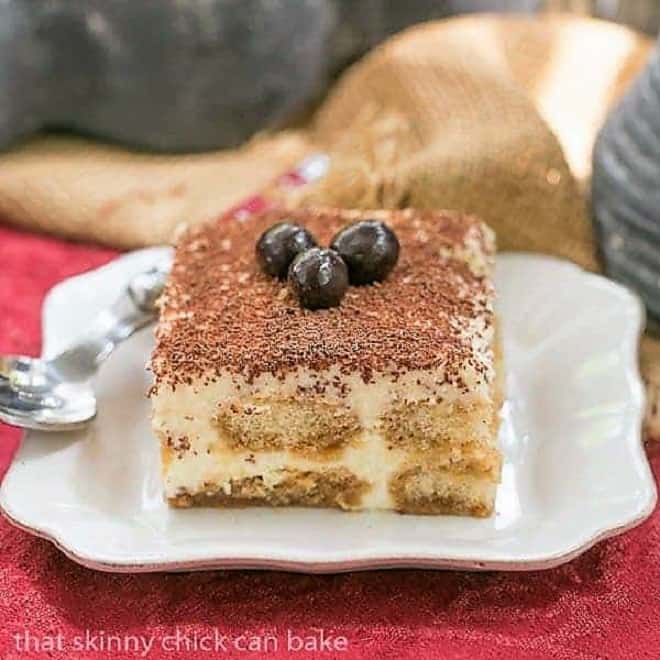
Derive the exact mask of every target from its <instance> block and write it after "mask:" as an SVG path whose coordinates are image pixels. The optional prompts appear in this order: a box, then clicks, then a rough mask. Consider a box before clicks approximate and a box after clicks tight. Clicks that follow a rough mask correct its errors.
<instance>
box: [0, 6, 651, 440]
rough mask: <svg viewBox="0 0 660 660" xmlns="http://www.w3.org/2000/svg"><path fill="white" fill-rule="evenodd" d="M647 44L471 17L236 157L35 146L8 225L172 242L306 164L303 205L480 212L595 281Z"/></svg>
mask: <svg viewBox="0 0 660 660" xmlns="http://www.w3.org/2000/svg"><path fill="white" fill-rule="evenodd" d="M650 48H651V43H650V41H649V40H648V39H646V38H643V37H641V36H639V35H637V34H636V33H634V32H632V31H630V30H628V29H626V28H623V27H620V26H616V25H613V24H608V23H604V22H600V21H594V20H589V19H581V18H575V17H566V16H554V17H544V18H543V19H536V20H534V19H529V18H512V17H496V16H471V17H463V18H456V19H451V20H447V21H441V22H434V23H428V24H425V25H421V26H417V27H414V28H412V29H410V30H408V31H406V32H404V33H402V34H400V35H398V36H396V37H394V38H393V39H391V40H389V41H388V42H386V43H385V44H384V45H383V46H381V47H380V48H377V49H376V50H374V51H373V52H372V53H371V54H369V55H368V56H367V57H366V58H364V59H363V60H361V61H360V62H358V63H357V64H356V65H354V66H353V67H352V69H350V70H349V71H348V72H347V73H346V74H344V75H343V76H342V78H341V79H340V80H339V81H338V83H337V84H336V85H335V87H334V88H333V89H332V90H331V91H330V93H329V95H328V97H327V99H326V100H325V101H324V102H323V103H322V105H321V107H320V108H319V110H318V111H317V113H316V114H315V115H314V117H313V119H312V120H311V122H310V124H309V125H307V126H305V127H303V128H300V129H297V130H290V131H286V132H282V133H279V134H276V135H266V136H260V137H259V138H258V139H255V140H254V141H253V142H252V143H251V144H249V145H246V147H244V148H243V149H241V150H237V151H234V152H215V153H208V154H203V155H190V156H154V155H147V154H136V153H131V152H129V151H126V150H122V149H119V148H116V147H110V146H107V145H101V144H98V143H93V142H89V141H84V140H74V139H65V138H48V139H39V140H35V141H33V142H32V143H30V144H28V145H26V146H23V147H21V148H19V149H17V150H15V151H13V152H11V153H9V154H6V155H4V156H3V157H2V158H0V217H2V218H4V219H6V220H9V221H10V222H13V223H15V224H17V225H22V226H26V227H30V228H39V229H42V230H44V231H50V232H53V233H58V234H61V235H64V236H69V237H73V238H79V239H85V240H95V241H101V242H103V243H108V244H111V245H115V246H118V247H122V248H132V247H139V246H143V245H149V244H155V243H162V242H166V241H169V240H171V238H172V236H173V235H174V233H175V231H176V229H177V227H179V226H180V225H182V224H185V223H195V222H203V221H205V220H207V219H210V218H213V217H216V216H217V215H218V214H220V213H221V212H222V210H223V209H226V208H227V207H229V206H232V205H233V204H235V203H237V202H238V201H240V200H241V199H242V198H244V197H245V196H246V195H247V194H249V193H251V192H254V191H257V190H259V189H262V188H264V187H265V186H267V185H268V182H269V181H271V180H272V179H273V177H275V176H276V175H277V174H278V173H280V172H282V171H283V170H285V169H286V168H288V167H290V166H292V165H293V164H295V163H296V162H297V161H299V160H300V158H301V157H302V156H303V155H305V154H307V153H310V152H314V151H318V150H322V151H326V152H328V153H329V154H330V156H331V167H330V172H329V174H328V175H327V176H326V177H325V178H324V179H323V180H322V181H321V182H320V183H319V184H317V185H316V186H315V187H314V188H312V189H308V190H305V191H302V192H301V193H300V194H299V195H298V196H297V198H296V199H293V198H290V199H289V200H287V201H288V202H289V203H292V204H299V203H313V204H323V205H337V206H344V207H361V208H369V207H372V208H373V207H395V206H399V207H400V206H419V207H442V208H462V209H467V210H469V211H472V212H475V213H477V214H479V215H480V216H481V217H483V218H484V219H485V220H486V221H487V222H489V223H490V224H491V225H492V226H493V227H494V229H495V230H496V232H497V235H498V242H499V246H500V249H504V250H533V251H540V252H547V253H552V254H557V255H559V256H562V257H566V258H568V259H571V260H573V261H575V262H577V263H579V264H580V265H582V266H583V267H585V268H588V269H597V268H598V265H597V261H596V257H595V249H594V243H593V239H592V235H591V226H590V222H589V219H588V211H587V207H586V202H585V195H584V191H585V190H586V189H587V186H586V184H587V181H588V176H589V167H590V155H591V148H592V146H593V140H594V137H595V135H596V132H597V130H598V127H599V126H600V124H601V123H602V121H603V119H604V117H605V115H606V113H607V110H608V108H609V107H611V104H612V103H613V102H614V101H615V100H616V99H617V98H618V97H619V95H620V93H621V92H622V91H623V90H624V89H625V87H626V86H627V84H628V83H629V82H630V80H631V79H632V78H633V77H634V75H635V74H636V73H637V72H638V71H639V70H640V68H641V67H642V66H643V64H644V61H645V59H646V57H647V55H648V52H649V49H650ZM643 369H644V372H645V376H646V378H647V381H649V394H650V396H649V411H650V414H649V417H648V420H647V427H648V429H649V432H650V434H651V435H654V436H655V435H660V422H659V421H658V420H657V419H656V414H655V410H656V399H657V398H658V394H659V393H660V348H658V346H657V345H656V342H654V341H652V340H645V341H644V343H643Z"/></svg>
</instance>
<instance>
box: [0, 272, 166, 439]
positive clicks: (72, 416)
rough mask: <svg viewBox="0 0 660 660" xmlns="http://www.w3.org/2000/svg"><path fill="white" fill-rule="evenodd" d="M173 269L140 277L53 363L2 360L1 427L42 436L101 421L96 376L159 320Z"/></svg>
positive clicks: (16, 357)
mask: <svg viewBox="0 0 660 660" xmlns="http://www.w3.org/2000/svg"><path fill="white" fill-rule="evenodd" d="M167 271H168V267H166V266H165V264H163V265H162V266H161V265H159V266H157V267H155V268H152V269H151V270H148V271H145V272H142V273H139V274H138V275H135V276H134V277H133V278H132V279H131V280H130V281H129V283H128V285H127V286H126V288H125V289H124V291H123V292H122V294H121V295H120V296H119V298H118V299H117V300H116V301H115V302H114V304H112V305H111V306H110V307H108V308H107V309H105V310H104V311H102V312H101V313H100V314H99V315H98V316H97V317H96V320H95V321H94V322H93V324H92V325H91V327H90V328H89V330H88V331H87V332H86V333H85V334H84V335H83V336H82V337H81V339H80V340H78V341H77V342H75V343H74V344H73V345H72V346H70V347H69V348H67V349H66V350H64V351H63V352H61V353H59V354H58V355H56V356H55V357H53V358H50V359H43V358H32V357H27V356H23V355H4V356H0V421H3V422H5V423H6V424H10V425H12V426H20V427H23V428H26V429H37V430H40V431H65V430H71V429H75V428H79V427H81V426H83V425H84V424H86V423H87V422H89V421H90V420H91V419H92V418H93V417H94V416H95V415H96V397H95V396H94V391H93V389H92V387H91V384H90V381H91V378H92V376H94V374H95V373H96V372H97V370H98V368H99V366H100V365H101V363H102V362H103V361H104V360H106V359H107V358H108V356H109V355H110V354H111V353H112V351H113V350H114V349H115V348H116V347H117V346H118V345H119V344H120V343H121V342H123V341H124V340H125V339H127V338H128V337H130V336H131V335H132V334H133V333H134V332H136V331H137V330H139V329H140V328H143V327H145V326H146V325H148V324H149V323H150V322H151V321H153V320H154V318H155V316H156V301H157V300H158V297H159V296H160V294H161V293H162V291H163V286H164V283H165V278H166V276H167Z"/></svg>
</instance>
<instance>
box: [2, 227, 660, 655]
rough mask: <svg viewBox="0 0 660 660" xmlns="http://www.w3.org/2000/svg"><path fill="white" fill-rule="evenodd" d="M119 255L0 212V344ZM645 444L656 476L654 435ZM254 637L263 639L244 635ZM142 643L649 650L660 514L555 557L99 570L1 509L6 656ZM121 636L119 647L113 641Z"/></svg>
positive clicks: (383, 649) (33, 349) (6, 434)
mask: <svg viewBox="0 0 660 660" xmlns="http://www.w3.org/2000/svg"><path fill="white" fill-rule="evenodd" d="M114 256H115V253H114V252H112V251H110V250H107V249H100V248H95V247H87V246H82V245H75V244H71V243H66V242H63V241H58V240H55V239H50V238H44V237H37V236H34V235H30V234H24V233H21V232H18V231H14V230H11V229H7V228H2V227H0V352H18V353H29V354H34V355H37V354H38V353H39V342H40V305H41V301H42V299H43V296H44V294H45V293H46V292H47V291H48V289H49V288H50V287H51V286H53V285H54V284H55V283H56V282H58V281H59V280H61V279H63V278H65V277H67V276H69V275H73V274H74V273H78V272H81V271H84V270H86V269H89V268H93V267H95V266H99V265H101V264H103V263H105V262H107V261H109V260H110V259H112V258H113V257H114ZM19 438H20V435H19V433H18V432H17V431H16V430H14V429H10V428H8V427H2V426H0V470H1V471H2V472H3V473H4V470H5V469H6V467H7V465H8V464H9V461H10V459H11V455H12V453H13V451H14V450H15V448H16V446H17V444H18V442H19ZM650 454H651V458H652V463H653V469H654V472H655V474H656V478H657V476H658V474H660V448H658V447H655V448H651V449H650ZM576 506H579V503H576ZM177 635H178V637H177ZM342 637H345V638H346V639H345V645H346V646H347V648H346V649H345V650H343V648H344V640H343V639H342ZM303 641H304V642H305V643H307V644H308V645H316V646H317V647H318V646H320V644H321V642H324V643H325V647H324V648H325V650H321V651H319V652H318V653H316V654H315V653H314V652H313V651H299V650H297V649H298V648H299V647H300V646H301V644H302V643H303ZM248 643H252V644H253V645H255V644H259V645H261V647H262V648H263V649H264V651H263V652H259V651H255V652H253V653H250V652H247V651H243V650H240V649H242V647H244V646H246V645H247V644H248ZM138 645H139V648H140V649H144V648H145V647H146V648H149V649H150V650H149V652H148V653H147V654H146V655H144V654H143V656H142V657H148V658H173V659H174V658H176V659H177V660H178V659H179V658H216V657H241V658H242V657H273V658H282V657H328V658H330V657H333V658H416V659H417V660H423V659H425V658H466V659H470V660H472V659H478V658H508V659H516V658H566V659H567V660H569V659H570V660H577V659H578V658H636V659H641V658H649V659H650V658H653V659H654V660H656V659H657V658H659V657H660V514H659V513H658V512H657V511H656V513H655V514H654V515H653V516H652V517H651V519H650V520H648V521H647V522H645V523H644V524H643V525H641V526H640V527H638V528H637V529H635V530H633V531H631V532H629V533H627V534H625V535H623V536H620V537H617V538H615V539H611V540H608V541H604V542H602V543H600V544H598V545H597V546H596V547H594V548H593V549H592V550H590V551H589V552H587V553H586V554H584V555H582V556H581V557H579V558H578V559H576V560H574V561H572V562H571V563H569V564H567V565H565V566H562V567H560V568H557V569H554V570H549V571H539V572H533V573H520V574H511V573H510V574H507V573H458V572H431V571H409V570H398V571H390V572H386V571H378V572H366V573H354V574H344V575H334V576H333V575H330V576H306V575H295V574H286V573H272V572H257V571H241V572H231V571H213V572H204V573H190V574H151V575H109V574H105V573H97V572H94V571H91V570H88V569H85V568H82V567H80V566H78V565H76V564H74V563H73V562H72V561H70V560H69V559H67V558H66V557H65V556H64V555H63V554H61V553H60V552H59V551H58V550H56V549H55V547H54V546H52V545H51V544H50V543H49V542H47V541H44V540H41V539H37V538H33V537H32V536H30V535H28V534H26V533H25V532H22V531H19V530H17V529H14V528H13V527H11V526H10V525H9V523H7V522H6V521H5V520H4V519H2V520H0V658H2V660H9V659H11V658H33V657H34V658H46V657H52V658H58V659H60V658H61V659H63V660H71V659H72V658H116V659H117V660H121V659H123V658H134V657H140V653H139V652H138V651H137V650H136V649H137V648H138ZM328 645H330V646H331V647H333V648H334V649H335V650H332V651H328V650H327V648H328ZM120 646H121V647H122V648H123V649H124V650H121V651H117V650H116V649H117V648H119V647H120ZM216 647H217V648H216ZM223 647H224V648H226V649H227V650H226V651H225V650H223ZM81 649H82V650H81ZM108 649H111V650H108ZM177 649H178V650H177ZM186 649H190V650H186Z"/></svg>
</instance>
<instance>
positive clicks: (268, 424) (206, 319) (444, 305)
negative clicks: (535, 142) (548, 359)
mask: <svg viewBox="0 0 660 660" xmlns="http://www.w3.org/2000/svg"><path fill="white" fill-rule="evenodd" d="M358 221H368V222H366V223H362V222H361V223H360V225H359V226H357V228H351V229H350V231H346V232H343V233H341V234H340V235H339V237H337V234H338V232H340V230H341V229H342V228H344V227H346V226H347V225H351V224H352V223H356V222H358ZM281 223H286V225H282V224H281ZM383 223H384V224H383ZM273 225H277V226H276V227H273ZM291 227H293V228H294V229H291ZM303 230H304V231H303ZM296 232H302V233H296ZM379 232H380V233H379ZM372 235H373V236H374V237H376V238H377V239H378V240H381V239H382V240H383V241H384V243H383V245H385V248H384V250H385V251H384V252H382V254H380V257H379V258H380V259H381V262H379V263H381V265H382V264H385V266H386V268H385V267H384V270H382V273H381V275H382V277H380V278H378V277H377V276H376V275H371V274H369V272H367V273H366V275H365V273H364V271H363V272H362V273H360V271H359V268H360V267H361V263H360V261H359V260H360V259H361V258H362V257H363V256H364V249H366V248H364V245H363V244H362V243H360V241H363V242H364V240H371V239H370V238H369V237H370V236H372ZM260 237H261V240H260ZM365 237H366V238H365ZM344 239H345V240H344ZM374 240H375V239H374ZM269 241H270V242H269ZM291 241H293V242H291ZM342 241H343V242H342ZM273 245H275V248H273ZM315 245H317V246H319V247H314V246H315ZM331 245H332V247H333V248H335V249H336V250H337V252H335V251H333V250H330V249H328V248H327V247H322V246H331ZM282 246H284V247H286V248H287V249H290V251H291V250H293V252H295V251H296V250H300V251H301V254H302V256H299V257H297V258H296V260H295V261H294V263H293V265H292V266H290V267H289V270H288V272H289V278H290V281H289V282H288V283H287V281H285V280H283V279H278V276H279V277H285V276H286V268H285V266H287V265H288V261H290V260H291V258H292V257H293V256H295V254H293V252H291V253H290V254H289V253H288V252H287V251H286V250H284V248H283V247H282ZM292 246H294V247H292ZM295 246H298V247H295ZM255 247H256V251H255ZM380 247H382V246H379V247H378V249H380ZM294 248H295V249H294ZM351 249H352V250H353V253H354V254H353V256H356V259H357V261H353V260H352V257H351ZM269 250H270V252H269ZM278 250H279V251H278ZM494 250H495V247H494V239H493V234H492V232H491V231H490V230H489V229H488V228H487V227H486V226H485V225H484V224H483V223H481V222H480V221H478V220H476V219H475V218H473V217H470V216H466V215H463V214H460V213H454V212H440V211H438V212H434V211H415V210H403V211H369V212H363V211H360V212H357V211H339V210H326V209H316V210H295V211H282V210H278V211H269V212H266V213H264V214H262V215H260V216H256V217H253V218H250V219H248V220H247V221H245V222H239V221H225V222H224V223H212V224H207V225H205V226H202V227H199V228H195V229H192V230H190V231H189V232H188V233H186V234H185V235H184V236H183V237H182V239H181V241H180V243H179V245H178V247H177V250H176V256H175V261H174V266H173V269H172V273H171V276H170V280H169V283H168V285H167V287H166V291H165V294H164V296H163V300H162V304H161V315H160V322H159V324H158V328H157V331H156V338H157V343H156V348H155V351H154V354H153V358H152V361H151V369H152V370H153V373H154V375H155V382H154V386H153V389H152V393H151V398H152V403H153V428H154V430H155V432H156V434H157V436H158V438H159V440H160V443H161V453H162V469H163V478H164V484H165V495H166V497H167V500H168V501H169V502H170V504H172V505H174V506H179V507H188V506H198V505H212V506H237V505H268V506H282V505H301V506H317V507H340V508H342V509H352V510H359V509H394V510H396V511H400V512H405V513H431V514H438V513H439V514H461V515H472V516H488V515H489V514H490V513H491V512H492V511H493V504H494V500H495V491H496V487H497V484H498V481H499V477H500V464H501V455H500V451H499V449H498V445H497V433H498V418H499V407H500V403H501V391H500V386H499V382H500V381H499V379H498V378H497V374H496V371H497V370H498V367H497V358H496V338H495V324H494V314H493V298H494V289H493V284H492V279H491V277H492V271H493V264H494ZM302 251H304V252H302ZM338 254H339V255H340V256H337V255H338ZM397 257H398V260H397ZM278 259H279V260H280V261H278ZM385 262H387V263H385ZM362 265H364V264H362ZM367 266H368V264H367ZM367 270H368V269H367ZM310 273H312V274H313V275H315V276H316V280H314V279H313V278H312V281H311V280H310V279H309V274H310ZM347 278H348V279H349V280H350V281H348V282H347ZM378 279H382V281H378ZM310 281H311V284H310ZM369 281H371V282H372V283H371V284H364V282H369ZM319 283H320V284H319ZM292 284H293V286H292ZM317 284H318V285H319V287H320V288H318V287H317V288H316V289H315V288H314V286H316V285H317ZM328 286H329V287H330V289H329V290H326V289H325V288H323V287H328ZM333 287H334V288H333ZM319 291H320V292H321V293H320V298H319ZM310 292H311V293H310ZM310 296H311V298H310ZM314 296H316V297H314ZM315 301H316V302H317V303H318V304H314V303H315ZM307 307H311V308H307ZM324 307H327V308H324Z"/></svg>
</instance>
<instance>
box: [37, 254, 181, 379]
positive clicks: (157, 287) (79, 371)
mask: <svg viewBox="0 0 660 660" xmlns="http://www.w3.org/2000/svg"><path fill="white" fill-rule="evenodd" d="M167 273H168V268H166V267H165V266H157V267H155V268H152V269H151V270H149V271H146V272H143V273H140V274H138V275H136V276H135V277H133V278H132V279H131V281H130V282H129V283H128V286H127V287H126V289H125V290H124V291H123V293H122V295H121V296H120V297H119V298H118V299H117V300H116V301H115V302H114V304H113V305H111V306H110V307H109V308H108V309H105V310H103V311H102V312H101V313H100V314H99V316H98V317H97V318H96V320H95V321H94V323H93V324H92V326H91V328H90V329H89V331H88V332H87V333H86V334H85V336H84V337H83V338H82V339H81V340H80V341H78V342H77V343H75V344H74V345H73V346H71V347H70V348H68V349H66V350H65V351H63V352H62V353H60V354H59V355H57V356H56V357H55V358H53V359H52V360H50V361H49V368H50V369H52V370H53V371H54V372H55V375H56V376H57V378H58V379H59V380H62V381H66V382H82V381H85V380H88V379H89V378H91V377H92V376H93V375H94V373H95V372H96V371H97V369H98V368H99V366H100V364H101V363H102V362H103V361H104V360H105V359H107V358H108V356H109V355H110V354H111V353H112V351H113V350H114V349H115V348H116V347H117V346H118V345H119V344H120V343H121V342H122V341H124V340H125V339H128V337H130V336H131V335H132V334H133V333H134V332H136V331H137V330H140V329H141V328H143V327H145V326H146V325H148V324H149V323H151V321H153V320H154V318H155V317H156V313H157V308H156V302H157V300H158V298H159V296H160V294H161V293H162V291H163V288H164V285H165V279H166V278H167Z"/></svg>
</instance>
